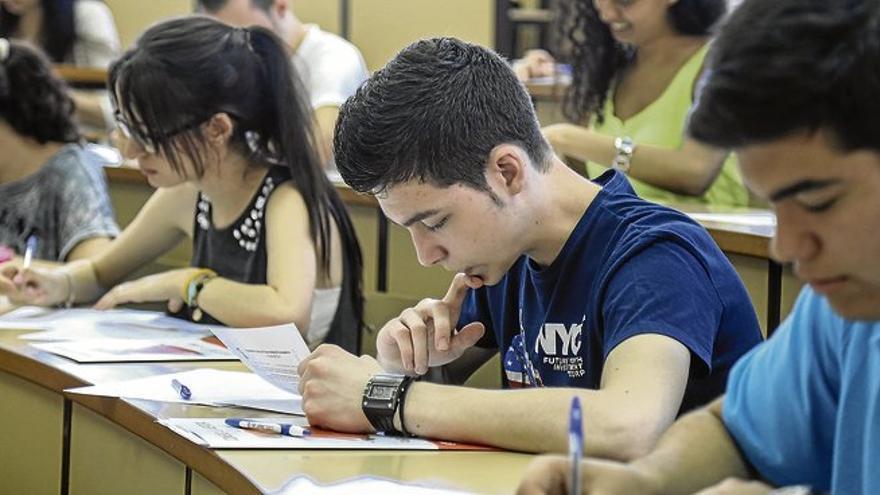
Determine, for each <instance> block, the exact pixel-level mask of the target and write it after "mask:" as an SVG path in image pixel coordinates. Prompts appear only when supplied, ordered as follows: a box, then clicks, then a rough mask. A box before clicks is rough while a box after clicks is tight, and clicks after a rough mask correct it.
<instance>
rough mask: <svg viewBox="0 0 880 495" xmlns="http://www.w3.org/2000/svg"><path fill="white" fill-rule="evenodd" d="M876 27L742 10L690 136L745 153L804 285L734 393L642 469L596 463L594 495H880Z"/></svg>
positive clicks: (817, 7) (859, 15)
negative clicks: (780, 491) (779, 492)
mask: <svg viewBox="0 0 880 495" xmlns="http://www.w3.org/2000/svg"><path fill="white" fill-rule="evenodd" d="M878 26H880V2H876V1H871V2H851V1H846V0H774V1H772V2H767V1H764V0H745V1H744V2H743V3H742V4H741V5H740V6H739V7H738V9H737V10H736V11H735V12H734V13H733V14H732V15H731V17H730V18H729V20H728V21H727V23H726V24H725V26H724V28H723V29H722V30H721V33H720V34H719V36H718V38H717V39H716V41H715V42H714V45H713V48H712V50H713V52H712V53H711V54H710V55H709V67H708V72H707V74H708V75H707V76H706V78H705V79H704V80H703V81H702V88H701V92H700V95H699V98H698V102H697V105H696V107H695V108H694V111H693V113H692V114H691V118H690V132H691V133H692V134H693V135H694V137H695V138H697V139H699V140H702V141H705V142H707V143H709V144H711V145H714V146H719V147H729V148H733V149H734V150H735V151H736V153H737V154H738V155H739V162H740V166H741V167H742V172H743V176H744V177H745V180H746V183H747V184H749V186H750V187H751V188H752V190H753V192H754V193H755V194H756V195H757V196H759V197H761V198H763V199H766V200H768V201H769V202H770V204H771V205H772V206H773V208H774V210H775V211H776V216H777V231H776V236H775V238H774V240H773V243H772V248H773V249H772V251H773V254H774V256H775V257H776V258H777V259H778V260H779V261H780V262H783V263H791V264H792V265H793V266H794V271H795V273H796V274H797V275H798V276H799V277H800V278H801V279H803V280H804V281H805V282H806V284H807V287H805V288H804V290H803V292H802V293H801V295H800V298H799V299H798V302H797V304H796V305H795V308H794V310H793V312H792V314H791V315H790V317H789V318H788V319H787V320H786V321H785V322H784V323H783V324H782V326H781V328H780V329H779V330H778V331H777V332H776V334H775V335H774V336H773V337H772V338H771V339H770V340H769V341H767V342H766V343H765V344H762V345H760V346H758V347H756V348H755V349H754V350H752V351H751V352H750V353H748V354H746V356H745V357H743V358H742V359H741V360H740V362H738V363H737V364H736V365H735V366H734V368H733V369H732V370H731V373H730V379H729V381H728V388H727V395H726V396H724V397H723V398H721V399H718V400H716V401H715V402H714V403H712V404H711V405H709V406H707V407H706V408H705V409H703V410H700V411H696V412H694V413H692V414H690V415H688V416H685V417H683V418H682V419H681V420H679V421H678V422H676V423H675V424H674V425H673V426H672V427H671V428H670V429H669V430H668V431H667V432H666V434H665V435H664V436H663V437H662V438H661V439H660V440H659V442H658V444H657V446H656V447H655V448H654V449H653V451H652V452H651V453H649V454H648V455H647V456H644V457H643V458H641V459H637V460H634V461H632V462H631V463H630V464H616V463H608V462H597V461H589V460H588V461H586V464H585V465H583V466H582V467H583V468H584V469H583V476H582V487H583V492H584V493H603V494H608V493H642V494H652V493H663V494H677V493H694V492H697V491H699V492H700V493H701V494H720V493H769V492H770V491H771V490H772V489H773V488H775V487H781V486H785V487H787V488H788V489H787V490H786V491H785V492H784V493H825V492H831V493H835V494H846V495H852V494H856V495H858V494H862V495H868V494H877V493H880V469H878V467H880V258H878V254H880V229H878V228H877V226H878V225H880V139H878V136H880V120H878V119H877V115H878V114H880V100H878V99H877V98H876V95H877V94H878V93H880V77H878V74H880V27H878ZM570 470H571V465H570V462H569V461H568V460H567V459H566V458H561V457H558V458H541V459H539V460H536V461H535V463H534V464H533V465H532V466H531V468H530V469H529V471H528V472H527V473H526V476H525V480H524V481H523V484H522V485H521V488H520V493H521V494H528V495H531V494H544V493H567V489H568V487H567V485H568V479H569V478H568V476H569V474H570ZM707 487H709V488H707ZM701 490H705V491H701Z"/></svg>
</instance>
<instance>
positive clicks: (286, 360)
mask: <svg viewBox="0 0 880 495" xmlns="http://www.w3.org/2000/svg"><path fill="white" fill-rule="evenodd" d="M211 331H212V332H214V335H215V336H216V337H217V338H218V339H220V341H221V342H223V345H225V346H226V348H227V349H229V351H230V352H232V353H233V354H235V355H236V356H238V358H239V359H240V360H241V362H242V363H244V365H245V366H247V367H248V369H250V370H251V371H253V372H254V373H256V374H258V375H260V376H261V377H263V379H265V380H266V381H268V382H269V383H271V384H272V385H275V386H276V387H278V388H281V389H283V390H287V391H288V392H291V393H294V394H299V389H298V387H299V373H298V372H297V367H298V366H299V363H300V361H302V360H303V359H305V358H306V357H307V356H308V355H309V352H310V351H309V347H308V346H307V345H306V342H305V341H304V340H303V338H302V335H301V334H300V333H299V330H298V329H297V328H296V325H294V324H293V323H288V324H286V325H278V326H274V327H263V328H223V327H214V328H211Z"/></svg>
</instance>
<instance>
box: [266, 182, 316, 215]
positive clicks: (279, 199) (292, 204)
mask: <svg viewBox="0 0 880 495" xmlns="http://www.w3.org/2000/svg"><path fill="white" fill-rule="evenodd" d="M266 215H267V217H268V218H269V219H270V220H271V219H278V220H280V221H282V222H290V221H291V220H294V219H300V218H306V217H308V208H307V207H306V202H305V199H303V196H302V194H300V192H299V190H298V189H297V188H296V186H294V185H293V181H289V180H288V181H284V182H282V183H280V184H278V185H276V186H275V188H274V189H273V190H272V192H271V194H270V195H269V198H268V199H267V200H266Z"/></svg>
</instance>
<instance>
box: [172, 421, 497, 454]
mask: <svg viewBox="0 0 880 495" xmlns="http://www.w3.org/2000/svg"><path fill="white" fill-rule="evenodd" d="M254 420H255V421H268V422H273V423H290V422H294V423H296V424H298V425H299V426H308V424H307V423H306V421H305V418H289V417H287V418H254ZM158 422H159V423H160V424H162V425H164V426H166V427H168V428H171V429H172V430H174V431H175V432H177V433H178V434H180V435H182V436H184V437H187V438H188V439H190V440H191V441H193V442H195V443H198V444H201V445H204V446H206V447H210V448H213V449H360V450H441V449H442V448H443V446H442V445H441V444H440V443H437V442H432V441H429V440H423V439H420V438H406V437H386V436H384V435H357V434H348V433H339V432H335V431H327V430H318V429H312V430H311V434H310V435H307V436H304V437H288V436H285V435H276V434H274V433H261V432H256V431H253V430H243V429H241V428H235V427H232V426H229V425H227V424H226V423H225V418H167V419H160V420H158ZM474 448H477V449H481V447H474Z"/></svg>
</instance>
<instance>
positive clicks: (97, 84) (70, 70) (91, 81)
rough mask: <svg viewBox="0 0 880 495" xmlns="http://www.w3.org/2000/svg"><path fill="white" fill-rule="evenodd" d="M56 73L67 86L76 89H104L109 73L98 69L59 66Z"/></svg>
mask: <svg viewBox="0 0 880 495" xmlns="http://www.w3.org/2000/svg"><path fill="white" fill-rule="evenodd" d="M55 73H56V74H57V75H58V76H59V77H61V79H64V80H65V81H66V82H67V84H69V85H71V86H73V87H76V88H104V87H106V86H107V71H106V70H105V69H99V68H96V67H76V66H73V65H66V64H57V65H55Z"/></svg>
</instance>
